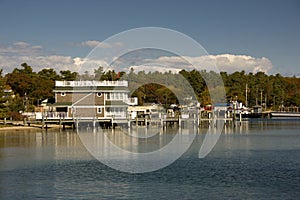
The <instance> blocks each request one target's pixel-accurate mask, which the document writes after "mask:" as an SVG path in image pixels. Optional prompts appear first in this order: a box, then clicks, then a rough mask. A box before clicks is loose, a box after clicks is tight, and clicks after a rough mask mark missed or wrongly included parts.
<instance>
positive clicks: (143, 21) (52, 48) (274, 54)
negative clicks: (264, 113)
mask: <svg viewBox="0 0 300 200" xmlns="http://www.w3.org/2000/svg"><path fill="white" fill-rule="evenodd" d="M147 26H151V27H164V28H170V29H173V30H176V31H179V32H182V33H184V34H186V35H188V36H190V37H191V38H193V39H195V40H196V41H197V42H199V43H200V44H201V45H202V46H203V47H204V48H205V49H206V50H207V51H208V53H209V54H212V55H215V56H217V55H225V57H226V56H227V57H228V56H231V57H235V56H238V55H239V56H248V58H249V57H250V58H251V62H258V63H259V64H260V65H262V66H261V68H260V69H263V67H264V66H263V65H264V64H265V61H266V59H267V63H266V65H268V66H267V67H266V70H265V71H266V72H268V73H271V74H272V73H281V74H284V75H297V76H300V62H299V57H300V1H296V0H295V1H293V0H288V1H283V0H280V1H277V0H274V1H271V0H270V1H256V0H249V1H238V0H229V1H221V0H220V1H192V0H188V1H135V0H132V1H129V0H128V1H115V0H112V1H56V0H53V1H43V0H41V1H15V0H0V27H1V31H0V66H2V67H3V68H4V71H6V72H9V71H10V70H12V69H13V68H14V67H18V66H19V65H18V64H17V62H21V61H26V62H28V63H29V64H30V65H32V66H33V67H34V68H35V69H36V70H38V69H39V68H41V67H49V66H51V65H52V66H56V69H57V70H59V69H63V68H64V67H63V64H64V63H65V64H66V66H68V67H70V66H72V65H68V64H70V63H71V64H72V62H73V61H72V60H74V59H75V58H78V59H79V58H84V57H85V56H86V55H87V54H88V53H89V52H90V50H91V49H92V47H93V46H92V45H84V44H91V43H87V41H99V42H100V41H103V40H105V39H106V38H108V37H110V36H112V35H114V34H117V33H119V32H122V31H126V30H128V29H132V28H138V27H147ZM24 48H26V50H24ZM38 56H40V57H41V56H43V57H44V60H37V57H38ZM240 58H244V57H240ZM263 58H266V59H263ZM39 59H40V58H39ZM60 59H61V60H60ZM12 60H13V61H12ZM31 60H32V62H30V61H31ZM39 61H41V63H39ZM244 61H245V59H239V60H238V61H237V62H238V63H237V62H236V63H235V64H234V65H235V66H234V67H233V69H236V67H237V66H239V65H240V68H241V70H242V69H243V65H247V64H249V63H247V62H246V61H245V62H246V63H243V62H244ZM51 62H52V63H51ZM58 62H61V64H59V63H58ZM270 63H271V64H270ZM19 64H21V63H19ZM228 67H230V66H228ZM75 69H76V68H74V70H75ZM226 69H229V68H226ZM71 70H72V69H71ZM228 71H229V72H230V70H228ZM246 71H251V69H250V68H249V69H247V70H246Z"/></svg>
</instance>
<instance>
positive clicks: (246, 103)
mask: <svg viewBox="0 0 300 200" xmlns="http://www.w3.org/2000/svg"><path fill="white" fill-rule="evenodd" d="M245 106H246V107H248V84H247V83H246V102H245Z"/></svg>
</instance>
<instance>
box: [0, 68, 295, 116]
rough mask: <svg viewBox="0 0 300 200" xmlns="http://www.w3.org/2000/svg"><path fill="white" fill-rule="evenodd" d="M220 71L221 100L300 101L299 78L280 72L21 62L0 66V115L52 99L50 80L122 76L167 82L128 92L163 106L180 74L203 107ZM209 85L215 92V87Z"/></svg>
mask: <svg viewBox="0 0 300 200" xmlns="http://www.w3.org/2000/svg"><path fill="white" fill-rule="evenodd" d="M220 75H221V77H222V80H223V83H224V86H225V92H226V97H225V98H226V99H225V101H227V102H230V101H233V100H234V101H235V100H237V101H238V102H242V103H243V104H246V105H247V106H248V107H252V106H255V105H262V106H263V107H265V108H267V109H268V110H277V109H279V107H280V106H286V107H287V106H298V107H299V106H300V78H297V77H295V76H294V77H283V76H281V75H280V74H275V75H267V74H265V73H264V72H257V73H255V74H254V73H245V71H240V72H234V73H231V74H228V73H226V72H221V73H220V74H217V73H216V72H213V71H209V72H208V71H197V70H192V71H186V70H181V71H180V72H179V73H178V74H174V73H172V72H171V71H170V72H164V73H162V72H145V71H139V72H135V71H134V70H133V69H131V70H130V72H129V73H125V72H116V71H113V70H108V71H104V69H103V67H99V68H98V69H95V70H94V72H93V73H89V72H88V71H86V72H84V73H83V74H78V73H77V72H72V71H70V70H62V71H59V72H56V71H55V70H54V69H51V68H47V69H42V70H40V71H38V72H35V71H33V69H32V67H31V66H30V65H28V64H27V63H23V64H21V66H20V67H17V68H14V69H13V70H12V71H11V72H9V73H7V74H5V75H4V74H3V73H2V70H0V119H3V118H12V119H16V120H17V119H21V118H22V116H21V114H22V112H34V110H35V108H36V107H38V106H39V105H40V104H41V102H42V101H43V100H45V99H48V100H49V101H48V102H51V99H52V101H53V99H54V93H53V90H54V87H55V81H56V80H61V81H62V80H65V81H73V80H110V81H116V80H120V79H125V80H129V87H130V84H134V83H135V82H142V81H143V80H155V79H166V80H168V87H165V86H163V85H161V84H155V83H151V82H149V83H147V84H143V85H140V86H139V87H138V88H136V89H135V90H134V92H133V93H132V94H131V95H132V96H135V97H138V100H139V105H143V104H144V103H158V104H161V105H163V106H165V107H168V106H169V105H170V104H174V103H175V104H176V103H179V102H178V99H177V97H176V96H175V94H174V93H173V92H172V91H174V90H176V89H177V90H179V88H176V84H175V83H176V81H177V82H178V79H179V78H180V77H184V79H186V80H187V81H188V83H189V84H190V86H191V87H192V88H193V90H194V94H195V96H196V98H197V101H198V102H200V103H201V106H205V105H209V104H211V103H212V102H211V101H212V99H211V98H210V93H209V92H211V91H209V90H208V87H207V84H206V81H207V80H209V82H210V83H216V87H218V86H219V85H220V83H219V82H220V79H218V78H217V77H220ZM130 80H132V81H130ZM205 80H206V81H205ZM173 83H174V84H173ZM246 88H247V89H246ZM215 89H216V92H217V88H215ZM246 93H247V94H246ZM246 96H247V101H246ZM214 103H216V102H214Z"/></svg>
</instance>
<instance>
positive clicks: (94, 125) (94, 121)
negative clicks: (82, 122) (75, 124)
mask: <svg viewBox="0 0 300 200" xmlns="http://www.w3.org/2000/svg"><path fill="white" fill-rule="evenodd" d="M95 129H96V119H95V117H94V118H93V130H95Z"/></svg>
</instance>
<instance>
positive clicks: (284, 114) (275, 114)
mask: <svg viewBox="0 0 300 200" xmlns="http://www.w3.org/2000/svg"><path fill="white" fill-rule="evenodd" d="M271 117H300V112H271Z"/></svg>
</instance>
